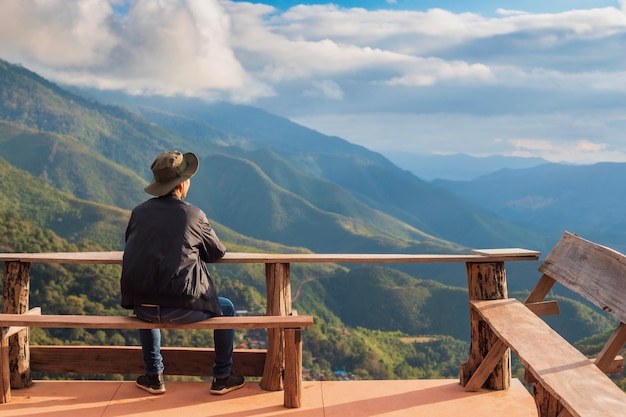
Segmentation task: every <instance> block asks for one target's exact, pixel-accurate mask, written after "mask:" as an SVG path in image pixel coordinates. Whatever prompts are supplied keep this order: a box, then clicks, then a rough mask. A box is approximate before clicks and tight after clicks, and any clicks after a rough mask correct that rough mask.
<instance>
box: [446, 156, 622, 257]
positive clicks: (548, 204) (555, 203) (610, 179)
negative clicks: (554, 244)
mask: <svg viewBox="0 0 626 417" xmlns="http://www.w3.org/2000/svg"><path fill="white" fill-rule="evenodd" d="M625 177H626V163H612V162H603V163H597V164H593V165H562V164H543V165H539V166H537V167H533V168H525V169H503V170H500V171H497V172H494V173H492V174H489V175H485V176H482V177H479V178H476V179H475V180H472V181H444V180H437V181H435V183H436V184H437V185H439V186H441V187H443V188H446V189H447V190H449V191H452V192H454V193H455V194H456V195H458V196H459V197H461V198H463V199H467V200H470V201H472V202H474V203H475V204H477V205H480V206H482V207H485V208H487V207H488V208H489V209H490V210H493V212H494V213H496V214H497V215H499V216H501V217H502V218H505V219H507V220H509V221H512V222H515V223H519V224H526V225H528V227H530V228H533V229H535V230H544V232H545V233H547V234H551V235H552V234H555V233H557V231H562V230H568V231H570V232H572V233H578V234H580V235H581V236H584V237H585V238H587V239H590V240H594V241H596V242H601V243H602V244H604V245H607V246H611V247H613V248H614V249H616V250H619V251H620V252H625V251H626V219H625V218H624V208H625V207H626V193H624V191H623V188H624V185H623V178H625Z"/></svg>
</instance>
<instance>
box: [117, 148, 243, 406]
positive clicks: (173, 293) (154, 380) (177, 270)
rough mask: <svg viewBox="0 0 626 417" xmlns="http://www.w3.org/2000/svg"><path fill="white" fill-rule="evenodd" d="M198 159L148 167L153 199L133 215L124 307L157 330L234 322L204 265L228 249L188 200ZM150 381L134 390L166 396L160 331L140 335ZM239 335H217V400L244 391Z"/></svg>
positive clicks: (177, 157) (140, 381)
mask: <svg viewBox="0 0 626 417" xmlns="http://www.w3.org/2000/svg"><path fill="white" fill-rule="evenodd" d="M198 165H199V162H198V157H197V156H196V155H194V154H193V153H186V154H184V155H183V154H182V153H180V152H178V151H173V152H164V153H162V154H161V155H159V156H158V157H157V158H156V159H155V160H154V162H153V163H152V165H151V169H152V173H153V175H154V178H153V180H152V182H151V183H150V184H149V185H148V186H147V187H146V188H145V191H146V192H147V193H149V194H151V195H153V196H155V198H151V199H150V200H147V201H145V202H144V203H142V204H140V205H138V206H137V207H135V208H134V209H133V211H132V213H131V217H130V221H129V223H128V226H127V229H126V247H125V250H124V257H123V262H122V276H121V280H120V283H121V293H122V301H121V305H122V307H124V308H128V309H134V311H135V314H136V315H137V317H139V318H140V319H142V320H146V321H149V322H153V323H166V322H169V323H178V324H185V323H193V322H197V321H201V320H204V319H207V318H210V317H215V316H221V315H225V316H233V315H234V314H235V308H234V306H233V303H232V302H231V301H230V300H229V299H227V298H224V297H218V296H217V292H216V289H215V286H214V284H213V281H212V280H211V277H210V275H209V272H208V270H207V267H206V265H205V262H215V261H217V260H219V259H221V258H222V257H223V256H224V254H225V253H226V248H225V247H224V245H223V244H222V243H221V242H220V240H219V239H218V237H217V235H216V233H215V231H214V230H213V228H212V227H211V225H210V224H209V221H208V219H207V217H206V214H205V213H204V212H203V211H202V210H200V209H199V208H197V207H195V206H193V205H191V204H189V203H188V202H186V201H183V199H184V198H185V197H186V196H187V192H188V190H189V185H190V178H191V177H192V176H193V175H194V174H195V173H196V172H197V170H198ZM139 335H140V340H141V347H142V351H143V358H144V364H145V369H146V374H145V375H141V376H140V377H139V378H137V386H138V387H139V388H141V389H143V390H146V391H148V392H149V393H151V394H162V393H164V392H165V384H164V383H163V370H164V366H163V358H162V356H161V331H160V329H142V330H139ZM234 335H235V332H234V330H232V329H231V330H215V331H214V340H215V363H214V365H213V383H212V384H211V390H210V392H211V393H212V394H225V393H227V392H230V391H233V390H236V389H238V388H241V387H242V386H243V385H244V378H243V377H242V376H240V375H233V374H232V373H231V366H232V356H233V341H234Z"/></svg>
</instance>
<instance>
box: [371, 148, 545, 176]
mask: <svg viewBox="0 0 626 417" xmlns="http://www.w3.org/2000/svg"><path fill="white" fill-rule="evenodd" d="M383 153H384V155H385V156H386V157H387V158H389V159H390V160H391V161H393V163H395V164H396V165H398V166H399V167H401V168H403V169H406V170H408V171H410V172H412V173H413V174H415V175H417V176H418V177H420V178H422V179H424V180H426V181H432V180H438V179H440V180H449V181H471V180H473V179H475V178H478V177H481V176H483V175H488V174H490V173H492V172H495V171H499V170H501V169H505V168H509V169H523V168H532V167H535V166H538V165H542V164H545V163H547V161H546V160H545V159H541V158H521V157H510V156H502V155H491V156H485V157H476V156H470V155H465V154H451V155H421V154H415V153H411V152H394V151H387V152H383Z"/></svg>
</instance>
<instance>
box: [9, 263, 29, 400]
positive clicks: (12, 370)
mask: <svg viewBox="0 0 626 417" xmlns="http://www.w3.org/2000/svg"><path fill="white" fill-rule="evenodd" d="M29 291H30V263H28V262H17V261H6V262H5V263H4V280H3V285H2V312H3V313H8V314H21V313H26V312H27V311H28V296H29ZM28 339H29V338H28V329H26V330H22V331H20V332H18V333H17V334H15V335H13V336H11V337H9V338H8V340H7V339H3V340H2V350H3V352H2V358H3V359H2V360H3V364H2V377H3V380H4V377H5V375H6V372H8V373H9V378H10V386H11V387H13V388H23V387H27V386H29V385H30V384H31V383H32V378H31V373H30V350H29V345H28ZM5 349H6V351H5ZM7 351H8V354H6V353H5V352H7ZM7 357H8V363H4V361H6V358H7ZM5 366H7V368H5ZM2 388H3V391H4V392H5V395H7V391H5V387H2ZM6 388H9V387H6ZM8 395H9V396H10V392H9V394H8ZM7 400H8V399H7Z"/></svg>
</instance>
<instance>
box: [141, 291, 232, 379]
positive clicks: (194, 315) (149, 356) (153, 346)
mask: <svg viewBox="0 0 626 417" xmlns="http://www.w3.org/2000/svg"><path fill="white" fill-rule="evenodd" d="M219 300H220V306H221V307H222V312H223V313H224V316H234V315H235V307H234V305H233V303H232V302H231V301H230V300H229V299H228V298H224V297H219ZM135 314H136V315H137V317H139V318H140V319H142V320H145V321H148V322H151V323H177V324H186V323H195V322H197V321H201V320H204V319H208V318H211V317H214V315H212V314H211V313H209V312H208V311H200V310H187V309H184V308H172V307H159V306H154V307H149V306H137V307H135ZM139 339H140V341H141V350H142V351H143V361H144V364H145V367H146V373H147V374H157V373H162V372H163V369H164V368H165V367H164V366H163V357H162V356H161V330H160V329H140V330H139ZM213 339H214V341H215V363H214V364H213V376H214V377H215V378H225V377H227V376H228V375H230V368H231V366H232V364H233V342H234V339H235V330H234V329H227V330H214V331H213Z"/></svg>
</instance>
